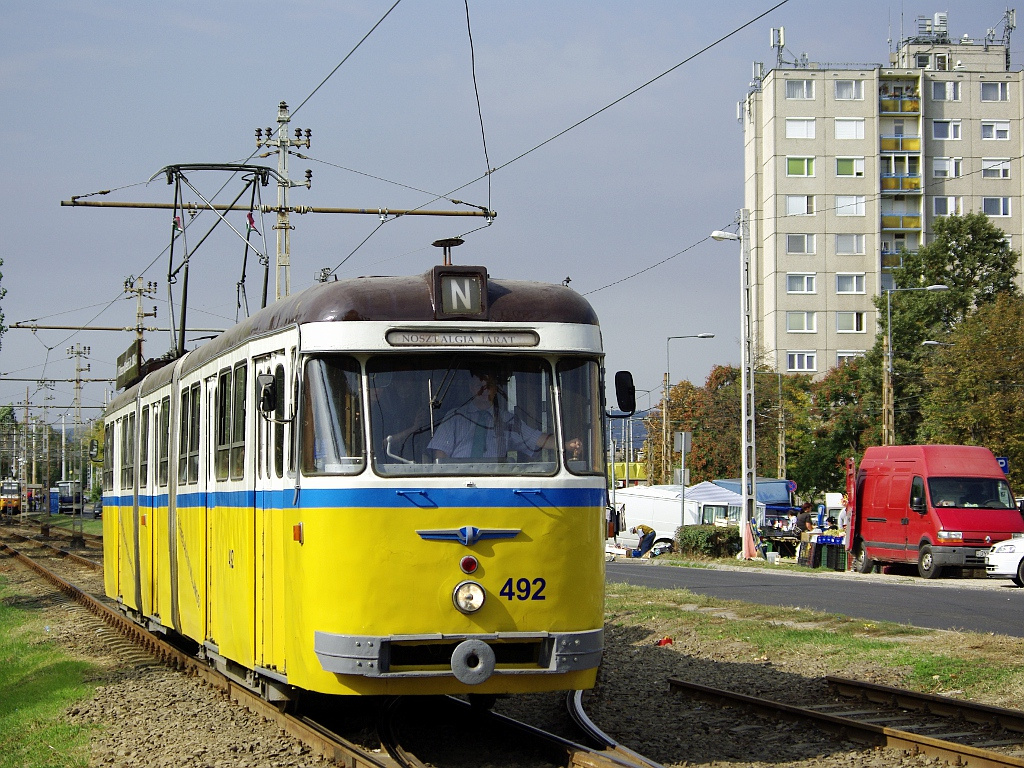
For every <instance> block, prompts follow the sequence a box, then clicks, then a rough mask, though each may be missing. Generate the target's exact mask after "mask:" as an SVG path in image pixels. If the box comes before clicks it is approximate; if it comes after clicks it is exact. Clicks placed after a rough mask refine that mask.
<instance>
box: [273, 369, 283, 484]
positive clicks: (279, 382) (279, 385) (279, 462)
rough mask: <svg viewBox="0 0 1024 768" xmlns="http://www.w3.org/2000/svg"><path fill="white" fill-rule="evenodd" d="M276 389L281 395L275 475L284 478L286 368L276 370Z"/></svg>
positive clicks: (275, 450)
mask: <svg viewBox="0 0 1024 768" xmlns="http://www.w3.org/2000/svg"><path fill="white" fill-rule="evenodd" d="M274 387H275V388H276V389H277V391H278V392H279V393H280V394H279V395H278V397H277V410H276V411H274V474H276V475H277V476H278V477H279V478H281V477H284V428H285V426H286V424H285V420H284V414H285V410H284V400H285V398H284V392H285V388H284V366H283V365H279V366H277V368H275V369H274Z"/></svg>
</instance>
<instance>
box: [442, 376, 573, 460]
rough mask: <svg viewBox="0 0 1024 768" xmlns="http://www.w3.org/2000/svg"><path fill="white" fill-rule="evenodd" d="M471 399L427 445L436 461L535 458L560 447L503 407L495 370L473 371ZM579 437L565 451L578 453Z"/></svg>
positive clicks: (449, 417) (498, 380)
mask: <svg viewBox="0 0 1024 768" xmlns="http://www.w3.org/2000/svg"><path fill="white" fill-rule="evenodd" d="M469 380H470V395H471V397H470V399H469V401H468V402H466V403H465V404H464V405H461V406H459V407H458V408H455V409H454V410H452V411H450V412H449V413H448V414H447V416H445V418H444V420H442V421H441V423H440V424H438V426H437V430H436V431H435V433H434V436H433V437H432V438H431V440H430V443H429V444H428V445H427V448H428V450H430V451H431V452H432V454H433V456H434V458H435V459H436V460H444V459H468V458H473V459H490V460H499V461H503V460H505V458H506V457H507V456H508V453H509V451H522V452H525V453H526V454H528V455H529V456H533V455H534V454H536V453H537V452H538V451H540V450H542V449H544V448H552V449H553V448H557V447H558V441H557V438H556V436H555V435H554V434H551V433H545V432H541V431H540V430H538V429H535V428H533V427H532V426H530V425H529V424H526V423H525V422H524V421H523V420H522V419H520V418H517V417H516V415H515V414H514V413H512V412H510V411H509V410H507V408H505V407H504V406H503V405H502V399H503V398H502V397H501V396H500V391H501V389H502V382H501V381H500V379H499V376H498V374H497V373H496V372H495V371H492V370H486V369H470V371H469ZM581 447H582V443H581V441H580V440H579V439H578V438H576V439H573V440H570V441H569V442H568V444H567V445H566V448H567V449H568V450H569V451H570V453H572V452H576V453H578V452H579V450H580V449H581Z"/></svg>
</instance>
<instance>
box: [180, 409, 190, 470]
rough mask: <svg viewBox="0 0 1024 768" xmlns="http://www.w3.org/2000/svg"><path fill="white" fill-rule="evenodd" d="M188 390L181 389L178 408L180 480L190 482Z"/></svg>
mask: <svg viewBox="0 0 1024 768" xmlns="http://www.w3.org/2000/svg"><path fill="white" fill-rule="evenodd" d="M188 400H189V395H188V390H187V389H183V390H181V407H180V408H179V409H178V482H179V483H186V482H188V418H189V415H188Z"/></svg>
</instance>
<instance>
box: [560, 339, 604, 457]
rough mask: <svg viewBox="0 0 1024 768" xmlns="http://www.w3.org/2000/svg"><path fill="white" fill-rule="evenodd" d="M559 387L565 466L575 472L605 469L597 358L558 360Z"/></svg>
mask: <svg viewBox="0 0 1024 768" xmlns="http://www.w3.org/2000/svg"><path fill="white" fill-rule="evenodd" d="M558 388H559V395H560V404H561V408H562V434H563V436H564V438H565V442H566V449H565V463H566V467H567V469H568V470H569V471H570V472H573V473H574V474H578V475H593V474H600V473H601V472H603V471H604V468H603V467H602V466H601V465H602V461H601V457H602V449H603V445H602V441H601V433H600V425H601V424H602V421H603V420H602V418H601V398H600V395H599V392H600V390H599V378H598V368H597V362H596V361H594V360H572V359H567V360H561V361H559V363H558ZM577 441H578V442H577Z"/></svg>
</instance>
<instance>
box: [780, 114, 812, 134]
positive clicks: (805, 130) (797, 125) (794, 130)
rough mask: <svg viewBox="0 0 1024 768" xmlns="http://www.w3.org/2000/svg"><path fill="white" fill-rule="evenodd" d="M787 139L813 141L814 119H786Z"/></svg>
mask: <svg viewBox="0 0 1024 768" xmlns="http://www.w3.org/2000/svg"><path fill="white" fill-rule="evenodd" d="M786 138H787V139H813V138H814V118H813V117H787V118H786Z"/></svg>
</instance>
